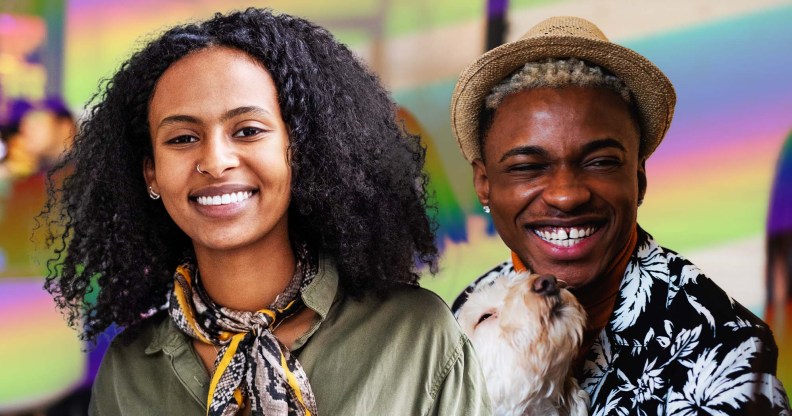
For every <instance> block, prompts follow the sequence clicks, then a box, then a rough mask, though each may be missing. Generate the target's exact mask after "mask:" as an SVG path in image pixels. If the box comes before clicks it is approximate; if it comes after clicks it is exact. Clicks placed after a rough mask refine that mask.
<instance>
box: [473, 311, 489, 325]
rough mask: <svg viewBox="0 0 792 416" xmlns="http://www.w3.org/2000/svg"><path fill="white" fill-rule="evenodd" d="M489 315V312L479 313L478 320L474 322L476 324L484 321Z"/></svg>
mask: <svg viewBox="0 0 792 416" xmlns="http://www.w3.org/2000/svg"><path fill="white" fill-rule="evenodd" d="M490 316H492V314H491V313H485V314H484V315H481V318H479V320H478V322H476V325H478V324H480V323H482V322H484V321H486V320H487V318H489V317H490Z"/></svg>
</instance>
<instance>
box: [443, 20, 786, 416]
mask: <svg viewBox="0 0 792 416" xmlns="http://www.w3.org/2000/svg"><path fill="white" fill-rule="evenodd" d="M675 101H676V96H675V93H674V89H673V86H672V85H671V83H670V81H669V80H668V79H667V78H666V76H665V75H664V74H663V73H662V72H661V71H660V70H659V69H658V68H657V67H656V66H655V65H654V64H652V63H651V62H649V61H648V60H647V59H646V58H644V57H643V56H641V55H639V54H637V53H636V52H634V51H632V50H630V49H627V48H624V47H622V46H619V45H616V44H613V43H611V42H609V41H608V40H607V38H606V37H605V35H604V34H603V33H602V32H601V31H600V30H599V28H597V27H596V26H595V25H594V24H592V23H591V22H588V21H586V20H583V19H579V18H572V17H556V18H551V19H548V20H545V21H543V22H541V23H540V24H538V25H537V26H535V27H534V28H532V29H531V30H530V31H529V32H528V33H526V34H525V35H524V36H523V37H522V38H521V39H520V40H518V41H515V42H512V43H508V44H505V45H503V46H500V47H498V48H495V49H493V50H491V51H489V52H487V53H485V54H484V55H482V56H481V57H479V58H478V59H477V60H476V61H475V62H473V63H472V64H471V65H470V66H469V67H468V68H467V69H466V70H465V71H464V72H463V73H462V75H461V76H460V78H459V81H458V83H457V85H456V89H455V91H454V96H453V98H452V103H451V120H452V128H453V130H454V134H455V135H456V138H457V140H458V142H459V146H460V148H461V150H462V153H463V155H464V156H465V158H466V159H467V160H468V161H469V162H471V164H472V166H473V170H474V186H475V188H476V193H477V194H478V197H479V200H480V202H481V203H482V205H484V207H485V211H487V212H490V213H491V215H492V219H493V222H494V224H495V228H496V229H497V231H498V234H499V235H500V237H501V238H502V239H503V241H504V243H506V245H507V246H508V247H509V248H510V249H511V250H512V255H511V258H512V260H511V261H508V262H505V263H503V264H501V265H499V266H497V267H496V268H494V269H493V270H491V271H490V272H489V273H487V274H485V275H484V276H482V277H481V278H479V279H478V280H476V281H475V282H474V283H473V284H472V285H471V286H470V287H469V288H468V289H467V290H466V291H465V292H464V293H463V294H462V295H460V297H459V298H458V299H457V300H456V302H455V303H454V310H455V311H456V310H458V309H459V308H460V306H461V305H462V304H463V303H464V302H465V300H466V299H467V294H468V293H470V292H471V291H473V290H475V289H476V288H478V287H481V286H482V285H487V284H488V283H490V282H491V281H492V280H493V279H494V277H496V276H497V275H500V274H504V273H510V272H513V271H520V270H524V269H526V268H527V269H529V270H532V271H534V272H538V273H542V274H553V275H555V276H556V277H557V278H558V279H559V280H563V281H565V282H566V283H567V284H568V285H569V287H570V288H571V289H572V290H573V292H574V293H575V294H576V296H577V297H578V300H580V302H581V303H582V304H583V306H584V308H585V309H586V312H587V313H588V323H587V328H586V331H585V334H584V342H583V346H582V348H581V351H580V353H579V356H578V360H577V365H576V369H575V371H576V375H577V376H578V379H579V381H580V383H581V386H582V387H583V388H584V389H585V390H586V391H587V392H588V393H589V395H590V396H591V410H592V413H593V414H606V413H607V414H666V413H667V414H674V415H684V414H699V412H703V413H712V414H727V415H728V414H757V415H758V414H761V415H769V414H778V413H782V412H784V411H787V412H788V411H789V404H788V399H787V396H786V393H785V391H784V388H783V386H782V385H781V383H780V382H779V381H778V379H777V378H776V377H775V372H776V359H777V358H776V357H777V348H776V345H775V342H774V341H773V337H772V334H771V332H770V331H769V330H768V328H767V326H766V325H765V324H764V323H763V322H762V321H761V320H760V319H758V318H757V317H756V316H754V315H753V314H751V313H750V312H749V311H748V310H747V309H745V308H744V307H742V306H741V305H739V304H738V303H736V302H734V301H733V300H732V299H731V298H729V296H728V295H726V293H724V292H723V291H722V290H721V289H720V288H718V287H717V286H716V285H715V284H714V283H713V282H712V281H710V280H709V279H708V278H707V277H706V276H704V275H703V274H702V272H701V271H700V270H699V269H697V268H696V266H694V265H693V264H691V263H690V262H689V261H687V260H686V259H685V258H683V257H681V256H679V255H678V254H676V253H675V252H673V251H670V250H668V249H665V248H663V247H661V246H659V245H658V244H657V243H656V242H655V241H654V240H653V239H652V237H651V236H650V235H649V234H648V233H647V232H645V231H644V230H643V229H641V228H640V227H639V226H638V224H637V210H638V206H639V205H640V204H641V202H642V201H643V198H644V194H645V192H646V186H647V185H646V170H645V163H646V159H647V158H648V157H650V156H651V154H652V152H654V150H655V149H656V148H657V146H658V145H659V144H660V142H661V141H662V139H663V136H664V135H665V133H666V131H667V130H668V127H669V125H670V123H671V119H672V116H673V112H674V104H675ZM482 358H483V357H482Z"/></svg>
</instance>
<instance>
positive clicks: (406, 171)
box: [41, 8, 438, 340]
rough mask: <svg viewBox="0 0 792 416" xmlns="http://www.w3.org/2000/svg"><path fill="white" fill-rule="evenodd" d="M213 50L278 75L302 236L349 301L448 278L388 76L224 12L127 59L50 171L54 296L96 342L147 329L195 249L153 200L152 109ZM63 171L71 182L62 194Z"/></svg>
mask: <svg viewBox="0 0 792 416" xmlns="http://www.w3.org/2000/svg"><path fill="white" fill-rule="evenodd" d="M213 46H223V47H230V48H235V49H238V50H241V51H244V52H245V53H247V54H248V55H250V56H251V57H253V58H254V59H255V60H256V61H258V62H260V63H261V64H262V65H264V67H266V68H267V70H268V71H269V73H270V75H271V76H272V79H273V80H274V82H275V85H276V87H277V90H278V102H279V104H280V108H281V114H282V115H283V119H284V121H285V122H286V125H287V126H289V129H290V147H291V166H292V170H293V179H292V191H291V192H292V195H291V203H290V206H289V226H290V230H289V232H290V234H291V235H292V238H293V239H296V240H297V241H301V242H303V243H305V244H307V245H308V246H309V247H313V248H314V249H315V250H317V251H320V252H322V253H325V254H326V255H328V256H329V257H331V258H333V259H334V260H335V263H336V266H337V268H338V272H339V275H340V278H341V286H342V287H343V289H344V290H345V292H346V293H347V294H349V295H351V296H353V297H361V296H363V295H365V294H369V293H372V294H377V295H380V296H384V295H386V294H387V293H388V292H389V291H390V290H391V289H392V288H394V287H396V286H399V285H402V284H405V283H406V284H416V283H417V281H418V277H419V276H418V273H417V271H416V270H417V268H418V267H420V266H425V265H428V266H429V267H430V268H431V270H432V271H435V270H436V267H437V256H438V251H437V248H436V246H435V237H434V231H435V228H436V227H435V223H434V222H433V221H432V220H431V218H430V217H429V216H428V215H427V212H426V210H427V208H432V207H431V204H430V203H429V202H428V200H427V198H428V195H427V185H428V183H427V182H428V179H427V176H426V175H425V173H424V172H423V170H422V168H423V163H424V158H425V149H424V147H422V145H421V144H420V141H419V138H418V137H416V136H412V135H409V134H407V133H406V132H405V131H404V130H403V128H402V127H401V126H400V124H399V123H398V122H397V120H396V116H395V114H396V106H395V104H394V103H393V102H392V100H391V98H390V96H389V94H388V93H387V92H386V91H385V90H384V89H383V87H382V86H381V85H380V83H379V80H378V79H377V77H376V76H374V75H373V74H372V73H371V72H369V71H368V70H367V69H366V68H365V66H364V65H363V64H361V63H360V62H359V61H358V59H357V58H356V57H355V56H354V55H353V54H352V53H351V52H350V51H349V50H348V49H347V48H346V47H345V46H344V45H342V44H339V43H338V42H337V41H336V40H335V39H334V38H333V37H332V35H331V34H330V33H329V32H328V31H326V30H325V29H323V28H321V27H318V26H316V25H314V24H312V23H310V22H308V21H305V20H303V19H299V18H296V17H292V16H288V15H284V14H275V13H273V12H272V11H270V10H261V9H252V8H251V9H248V10H246V11H243V12H234V13H231V14H227V15H223V14H217V15H215V16H214V17H213V18H212V19H210V20H207V21H205V22H202V23H197V24H187V25H183V26H177V27H175V28H172V29H170V30H168V31H167V32H165V33H164V34H163V35H162V36H160V37H159V38H157V39H155V40H153V41H151V42H150V43H148V44H147V45H146V46H145V47H144V48H143V49H142V50H140V51H139V52H137V53H135V54H134V55H132V57H131V58H130V59H129V60H127V61H126V62H125V63H123V64H122V65H121V67H120V69H119V71H118V72H117V73H116V74H115V75H114V76H113V77H112V78H111V79H109V80H108V81H106V82H105V83H104V85H103V86H102V88H101V91H100V92H99V93H98V94H97V95H95V96H94V98H93V99H92V102H93V105H92V107H91V108H90V110H89V112H88V114H87V117H85V118H84V120H83V122H82V123H81V126H80V132H79V133H78V135H77V137H76V138H75V141H74V145H73V147H72V148H71V149H70V151H69V152H68V153H67V154H66V155H65V156H64V158H63V160H62V161H61V163H60V164H59V165H58V166H57V167H56V168H54V169H53V171H51V172H50V186H49V195H50V196H49V201H48V202H47V205H46V206H45V208H44V210H43V212H42V217H43V218H44V220H43V221H44V224H43V225H44V226H43V227H41V228H42V229H43V230H45V233H46V237H47V245H48V247H50V249H51V250H53V253H54V254H53V258H52V259H51V260H50V261H49V263H48V266H49V267H48V268H49V275H48V277H47V280H46V284H45V287H46V289H47V290H48V291H49V292H50V293H52V294H53V296H54V297H55V300H56V302H57V304H58V306H59V307H60V308H62V309H64V310H65V311H66V313H67V317H68V320H69V323H70V325H72V326H74V327H79V326H81V325H82V331H81V336H82V337H83V338H84V339H87V340H94V339H95V338H96V337H97V336H98V335H99V334H100V333H102V331H104V330H105V329H106V328H108V327H109V326H110V325H111V324H113V323H115V324H117V325H119V326H121V327H123V328H126V330H127V331H129V330H134V329H135V328H137V327H138V326H139V324H141V323H142V322H143V321H144V319H145V317H146V316H147V315H148V314H149V313H150V311H152V310H156V308H159V307H161V305H162V304H163V303H164V302H165V300H166V295H167V292H168V290H169V289H170V287H172V278H173V273H174V270H175V268H176V266H177V265H178V264H179V262H180V260H182V259H183V258H184V256H186V255H190V254H191V252H192V245H191V241H190V239H189V238H188V237H187V236H186V235H185V234H184V233H183V232H182V231H181V230H180V229H179V228H178V227H177V226H176V224H175V223H174V222H173V221H172V220H171V218H170V217H169V216H168V214H167V212H166V211H165V209H164V207H163V205H162V203H161V202H159V201H153V200H151V199H149V197H148V194H147V193H146V183H145V181H144V178H143V173H142V168H143V163H144V160H145V159H146V158H152V157H153V156H152V145H151V138H150V133H149V129H148V121H147V112H148V105H149V100H150V99H151V96H152V94H153V91H154V87H155V85H156V83H157V80H158V79H159V78H160V76H161V75H162V74H163V72H164V71H165V70H166V69H167V68H168V67H169V66H170V65H171V64H173V63H174V62H175V61H177V60H179V59H181V58H183V57H184V56H186V55H188V54H190V53H192V52H195V51H197V50H201V49H205V48H209V47H213ZM58 176H61V177H64V176H65V179H64V180H63V181H62V183H61V185H53V183H55V180H54V179H53V178H57V177H58ZM417 266H418V267H417ZM93 296H96V299H95V301H89V300H87V299H88V298H91V297H93Z"/></svg>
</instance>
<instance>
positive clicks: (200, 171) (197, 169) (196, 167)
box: [195, 163, 206, 175]
mask: <svg viewBox="0 0 792 416" xmlns="http://www.w3.org/2000/svg"><path fill="white" fill-rule="evenodd" d="M195 171H196V172H198V173H200V174H201V175H203V174H205V173H206V171H203V170H201V164H200V163H197V164H196V165H195Z"/></svg>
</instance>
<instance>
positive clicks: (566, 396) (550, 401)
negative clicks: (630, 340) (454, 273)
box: [459, 273, 589, 416]
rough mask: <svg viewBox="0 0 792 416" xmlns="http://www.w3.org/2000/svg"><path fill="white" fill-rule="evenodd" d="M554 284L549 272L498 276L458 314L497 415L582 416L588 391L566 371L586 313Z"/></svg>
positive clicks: (586, 402) (585, 408)
mask: <svg viewBox="0 0 792 416" xmlns="http://www.w3.org/2000/svg"><path fill="white" fill-rule="evenodd" d="M561 286H566V285H565V284H562V283H561V282H558V281H557V280H556V278H555V277H553V276H550V275H538V274H528V273H522V274H520V275H516V276H512V277H508V276H500V277H498V278H497V279H496V280H495V282H494V284H492V285H491V286H485V287H482V288H480V289H479V290H477V291H475V292H473V293H471V294H470V296H469V297H468V300H467V302H466V303H465V304H464V305H463V306H462V309H461V310H460V311H459V323H460V325H461V326H462V330H463V331H465V333H466V334H467V335H468V337H469V338H470V340H471V342H472V343H473V346H474V347H475V349H476V352H477V354H478V357H479V361H480V362H481V366H482V369H483V372H484V377H485V378H486V380H487V390H488V392H489V394H490V398H491V399H492V404H493V406H494V409H495V414H496V415H499V416H523V415H575V416H577V415H587V414H588V410H587V409H588V404H589V397H588V394H586V392H585V391H583V390H581V389H580V387H579V386H578V383H577V381H576V380H575V378H574V377H573V376H572V370H571V364H572V361H573V360H574V358H575V356H576V355H577V352H578V348H579V347H580V344H581V342H582V338H583V328H584V326H585V324H586V312H585V311H584V310H583V307H582V306H580V303H578V301H577V299H576V298H575V296H574V295H572V294H571V293H570V292H569V291H568V290H566V289H565V288H563V287H561Z"/></svg>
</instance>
